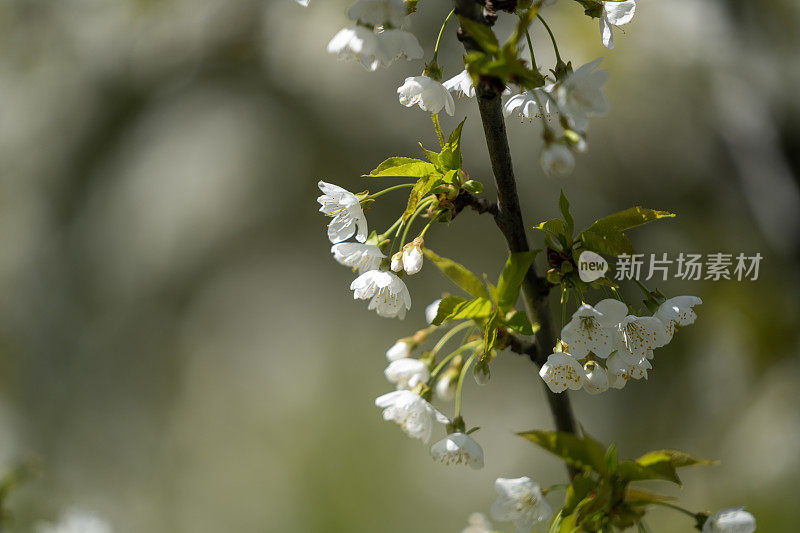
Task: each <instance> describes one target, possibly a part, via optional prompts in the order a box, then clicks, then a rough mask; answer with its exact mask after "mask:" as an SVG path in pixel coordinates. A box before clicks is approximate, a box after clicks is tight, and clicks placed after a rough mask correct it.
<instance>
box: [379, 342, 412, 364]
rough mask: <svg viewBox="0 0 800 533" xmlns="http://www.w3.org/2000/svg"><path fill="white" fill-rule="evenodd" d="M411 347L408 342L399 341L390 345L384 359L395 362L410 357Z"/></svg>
mask: <svg viewBox="0 0 800 533" xmlns="http://www.w3.org/2000/svg"><path fill="white" fill-rule="evenodd" d="M412 349H413V346H412V345H411V343H410V342H407V341H404V340H400V341H397V342H396V343H394V344H393V345H392V347H391V348H389V349H388V350H386V359H388V360H389V361H397V360H398V359H404V358H406V357H410V356H411V350H412Z"/></svg>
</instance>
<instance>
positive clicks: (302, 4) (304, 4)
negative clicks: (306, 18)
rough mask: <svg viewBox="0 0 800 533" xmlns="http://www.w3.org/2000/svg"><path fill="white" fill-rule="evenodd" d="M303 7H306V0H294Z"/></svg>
mask: <svg viewBox="0 0 800 533" xmlns="http://www.w3.org/2000/svg"><path fill="white" fill-rule="evenodd" d="M294 1H295V2H297V3H298V4H300V5H301V6H303V7H308V0H294Z"/></svg>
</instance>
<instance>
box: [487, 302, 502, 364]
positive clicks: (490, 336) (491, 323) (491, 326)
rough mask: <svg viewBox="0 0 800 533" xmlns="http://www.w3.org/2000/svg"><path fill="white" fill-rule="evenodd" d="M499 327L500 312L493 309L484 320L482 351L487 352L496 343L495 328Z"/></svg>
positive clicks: (490, 350)
mask: <svg viewBox="0 0 800 533" xmlns="http://www.w3.org/2000/svg"><path fill="white" fill-rule="evenodd" d="M499 327H500V314H499V313H498V311H496V310H495V311H494V312H493V313H492V314H491V316H490V317H489V320H487V321H486V325H485V326H484V331H483V346H484V349H483V352H484V353H485V354H489V353H491V352H492V350H493V349H494V346H495V344H496V343H497V329H498V328H499Z"/></svg>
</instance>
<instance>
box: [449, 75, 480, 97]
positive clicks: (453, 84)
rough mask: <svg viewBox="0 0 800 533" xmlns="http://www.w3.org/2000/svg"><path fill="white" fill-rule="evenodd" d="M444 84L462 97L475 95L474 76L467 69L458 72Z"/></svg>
mask: <svg viewBox="0 0 800 533" xmlns="http://www.w3.org/2000/svg"><path fill="white" fill-rule="evenodd" d="M442 85H444V88H445V89H447V90H448V91H452V92H454V93H456V94H457V95H458V96H460V97H462V98H474V97H475V85H473V83H472V77H471V76H470V75H469V72H467V71H466V70H462V71H461V73H460V74H456V75H455V76H453V77H452V78H450V79H449V80H447V81H446V82H444V83H443V84H442Z"/></svg>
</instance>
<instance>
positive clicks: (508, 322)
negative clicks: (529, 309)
mask: <svg viewBox="0 0 800 533" xmlns="http://www.w3.org/2000/svg"><path fill="white" fill-rule="evenodd" d="M503 324H504V325H505V326H506V327H507V328H509V329H513V330H514V331H516V332H517V333H521V334H523V335H528V336H530V335H533V334H534V333H536V332H537V331H539V324H536V325H533V324H531V322H530V320H528V315H527V314H525V313H524V312H523V311H513V312H512V313H510V314H509V315H507V316H506V319H505V320H504V321H503Z"/></svg>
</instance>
